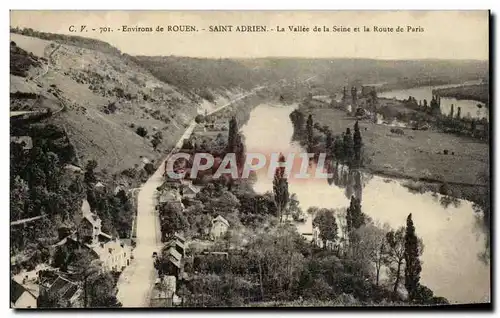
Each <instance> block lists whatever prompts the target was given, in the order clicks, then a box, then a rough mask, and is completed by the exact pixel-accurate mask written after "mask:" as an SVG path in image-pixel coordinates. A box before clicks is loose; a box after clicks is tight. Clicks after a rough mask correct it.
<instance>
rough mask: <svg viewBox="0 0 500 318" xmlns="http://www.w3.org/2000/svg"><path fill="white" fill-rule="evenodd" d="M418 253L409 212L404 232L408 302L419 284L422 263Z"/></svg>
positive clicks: (412, 297) (417, 243) (416, 239)
mask: <svg viewBox="0 0 500 318" xmlns="http://www.w3.org/2000/svg"><path fill="white" fill-rule="evenodd" d="M419 255H420V252H419V242H418V238H417V235H416V233H415V226H414V225H413V220H412V218H411V213H410V214H409V215H408V218H407V219H406V233H405V287H406V290H407V291H408V300H409V301H410V302H413V301H414V300H415V296H416V293H417V290H418V287H419V284H420V272H421V271H422V265H421V264H420V259H419Z"/></svg>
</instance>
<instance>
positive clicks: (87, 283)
mask: <svg viewBox="0 0 500 318" xmlns="http://www.w3.org/2000/svg"><path fill="white" fill-rule="evenodd" d="M69 262H70V263H71V265H72V266H73V268H74V272H75V273H76V274H77V275H78V277H79V278H80V280H81V281H83V307H84V308H87V307H88V306H89V304H90V302H89V296H90V295H91V289H92V286H93V284H92V283H91V282H92V281H93V280H94V279H96V278H97V276H98V275H99V272H100V271H101V267H100V265H101V264H100V261H99V260H98V259H94V258H93V257H92V256H91V254H90V252H89V250H86V249H83V248H79V249H77V250H76V251H75V252H73V253H72V254H71V256H70V257H69Z"/></svg>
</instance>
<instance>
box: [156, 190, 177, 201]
mask: <svg viewBox="0 0 500 318" xmlns="http://www.w3.org/2000/svg"><path fill="white" fill-rule="evenodd" d="M176 201H177V202H180V201H181V196H180V194H179V192H177V191H176V190H174V189H171V190H166V191H162V192H161V193H160V195H159V197H158V203H166V202H176Z"/></svg>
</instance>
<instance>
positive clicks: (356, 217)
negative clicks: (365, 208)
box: [346, 196, 366, 232]
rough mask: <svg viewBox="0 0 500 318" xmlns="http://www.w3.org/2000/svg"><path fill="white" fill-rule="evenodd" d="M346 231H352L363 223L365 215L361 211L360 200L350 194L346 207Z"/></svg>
mask: <svg viewBox="0 0 500 318" xmlns="http://www.w3.org/2000/svg"><path fill="white" fill-rule="evenodd" d="M346 219H347V231H348V232H352V231H354V230H356V229H359V228H360V227H361V226H362V225H364V224H365V221H366V220H365V215H364V213H363V212H362V211H361V201H360V200H359V199H358V198H356V197H354V196H351V203H350V205H349V207H348V208H347V214H346Z"/></svg>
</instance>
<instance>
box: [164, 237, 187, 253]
mask: <svg viewBox="0 0 500 318" xmlns="http://www.w3.org/2000/svg"><path fill="white" fill-rule="evenodd" d="M165 246H166V247H168V248H170V247H173V248H175V250H176V251H177V252H179V254H181V255H182V256H185V255H186V246H185V245H184V242H182V241H180V240H179V239H175V238H174V239H172V240H170V241H168V242H167V244H165Z"/></svg>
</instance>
